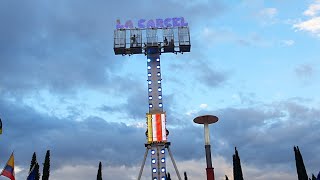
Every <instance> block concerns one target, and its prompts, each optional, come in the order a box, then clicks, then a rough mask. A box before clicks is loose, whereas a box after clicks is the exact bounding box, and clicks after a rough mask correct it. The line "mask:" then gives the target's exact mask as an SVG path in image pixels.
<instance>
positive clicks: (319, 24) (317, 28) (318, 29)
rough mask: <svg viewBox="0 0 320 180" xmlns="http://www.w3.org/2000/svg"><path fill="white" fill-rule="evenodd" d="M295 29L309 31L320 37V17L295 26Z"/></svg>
mask: <svg viewBox="0 0 320 180" xmlns="http://www.w3.org/2000/svg"><path fill="white" fill-rule="evenodd" d="M293 27H294V28H296V29H298V30H300V31H307V32H310V33H312V34H313V35H316V36H320V17H313V18H311V19H309V20H306V21H302V22H300V23H297V24H294V25H293Z"/></svg>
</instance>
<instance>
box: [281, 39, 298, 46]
mask: <svg viewBox="0 0 320 180" xmlns="http://www.w3.org/2000/svg"><path fill="white" fill-rule="evenodd" d="M294 43H295V41H294V40H292V39H288V40H282V41H281V44H282V45H284V46H292V45H294Z"/></svg>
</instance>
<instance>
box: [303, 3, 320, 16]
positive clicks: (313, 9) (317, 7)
mask: <svg viewBox="0 0 320 180" xmlns="http://www.w3.org/2000/svg"><path fill="white" fill-rule="evenodd" d="M319 12H320V0H317V1H315V2H314V3H313V4H311V5H310V6H309V8H308V9H307V10H306V11H304V13H303V14H304V15H305V16H316V15H317V14H318V13H319Z"/></svg>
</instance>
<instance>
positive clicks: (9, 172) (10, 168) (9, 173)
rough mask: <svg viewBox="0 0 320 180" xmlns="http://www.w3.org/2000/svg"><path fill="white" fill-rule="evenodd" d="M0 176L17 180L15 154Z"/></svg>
mask: <svg viewBox="0 0 320 180" xmlns="http://www.w3.org/2000/svg"><path fill="white" fill-rule="evenodd" d="M0 176H5V177H7V178H9V179H11V180H15V177H14V156H13V153H12V154H11V156H10V158H9V160H8V162H7V164H6V166H5V167H4V169H3V170H2V172H1V174H0Z"/></svg>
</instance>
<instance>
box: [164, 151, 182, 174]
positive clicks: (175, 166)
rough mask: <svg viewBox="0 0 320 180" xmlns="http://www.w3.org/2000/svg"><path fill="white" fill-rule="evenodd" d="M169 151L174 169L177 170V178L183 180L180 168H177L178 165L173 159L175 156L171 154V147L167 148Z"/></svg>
mask: <svg viewBox="0 0 320 180" xmlns="http://www.w3.org/2000/svg"><path fill="white" fill-rule="evenodd" d="M167 149H168V152H169V155H170V158H171V161H172V164H173V167H174V169H175V170H176V173H177V176H178V179H179V180H181V176H180V173H179V171H178V168H177V165H176V162H175V161H174V159H173V155H172V153H171V150H170V147H169V146H167Z"/></svg>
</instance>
